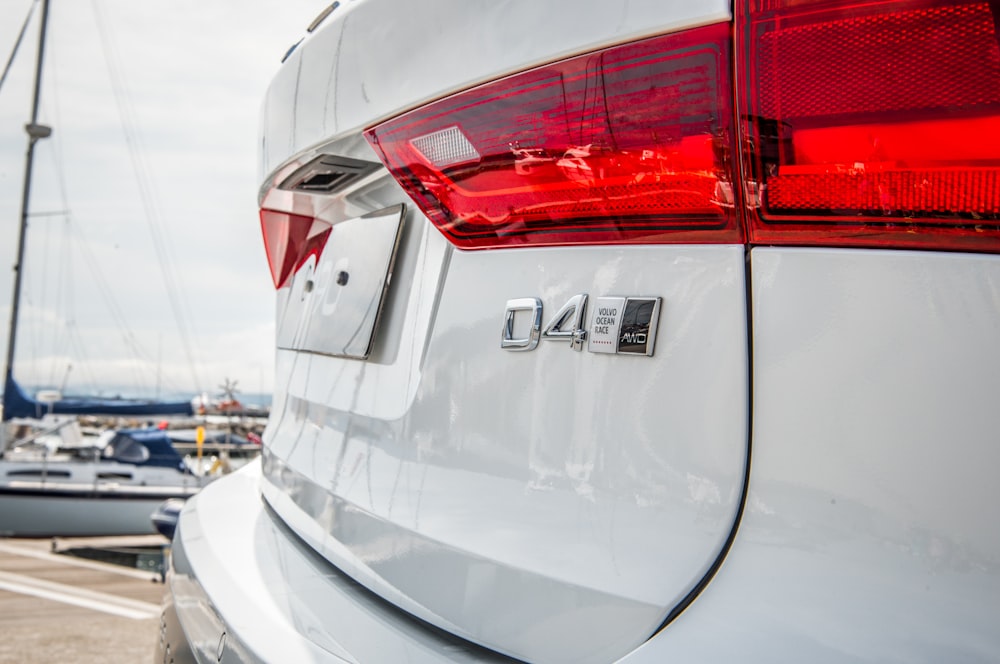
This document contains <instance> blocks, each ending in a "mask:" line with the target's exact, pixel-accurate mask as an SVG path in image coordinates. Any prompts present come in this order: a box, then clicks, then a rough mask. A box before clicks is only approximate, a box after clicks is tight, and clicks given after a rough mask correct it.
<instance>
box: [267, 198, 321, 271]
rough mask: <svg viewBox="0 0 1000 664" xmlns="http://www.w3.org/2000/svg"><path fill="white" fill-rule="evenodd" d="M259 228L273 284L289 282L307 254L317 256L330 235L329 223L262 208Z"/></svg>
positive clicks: (304, 260)
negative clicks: (262, 236)
mask: <svg viewBox="0 0 1000 664" xmlns="http://www.w3.org/2000/svg"><path fill="white" fill-rule="evenodd" d="M260 228H261V231H262V232H263V234H264V251H265V252H266V253H267V263H268V265H269V266H270V267H271V278H272V279H273V280H274V287H275V288H282V287H284V286H286V285H287V284H288V282H289V281H290V280H291V278H292V276H293V275H294V274H295V271H296V270H297V269H299V268H300V267H302V265H303V264H304V263H305V262H306V260H308V258H309V257H310V256H317V257H318V256H319V254H320V252H322V251H323V247H324V245H325V244H326V239H327V237H328V236H329V235H330V224H327V223H325V222H322V221H318V220H316V219H313V218H312V217H305V216H302V215H298V214H289V213H287V212H278V211H276V210H267V209H263V210H261V211H260Z"/></svg>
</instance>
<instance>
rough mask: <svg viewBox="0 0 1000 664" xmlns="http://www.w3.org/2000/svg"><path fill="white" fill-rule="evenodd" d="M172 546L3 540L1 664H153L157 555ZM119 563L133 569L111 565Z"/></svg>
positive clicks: (155, 541) (143, 540) (159, 541)
mask: <svg viewBox="0 0 1000 664" xmlns="http://www.w3.org/2000/svg"><path fill="white" fill-rule="evenodd" d="M166 544H167V540H166V539H165V538H163V537H161V536H159V535H148V536H139V537H115V538H108V537H104V538H86V539H84V538H67V539H63V538H59V539H55V540H53V539H14V538H11V539H7V538H0V625H2V626H3V639H0V663H6V662H11V663H13V662H19V663H25V664H34V663H41V662H80V663H89V662H93V663H95V664H96V663H97V662H109V663H113V662H123V663H125V662H128V663H132V662H148V661H152V657H153V654H154V651H155V647H156V639H157V638H159V629H160V602H161V599H162V596H163V589H164V586H163V583H162V582H161V580H160V574H159V569H158V560H157V556H156V552H157V550H158V549H159V548H161V547H162V546H164V545H166ZM140 552H141V553H140ZM83 556H87V557H83ZM115 559H117V560H118V562H119V563H126V564H112V563H109V562H105V560H115ZM130 562H131V563H132V564H133V566H128V563H130ZM135 564H138V565H140V566H141V567H142V569H140V568H139V567H136V566H134V565H135Z"/></svg>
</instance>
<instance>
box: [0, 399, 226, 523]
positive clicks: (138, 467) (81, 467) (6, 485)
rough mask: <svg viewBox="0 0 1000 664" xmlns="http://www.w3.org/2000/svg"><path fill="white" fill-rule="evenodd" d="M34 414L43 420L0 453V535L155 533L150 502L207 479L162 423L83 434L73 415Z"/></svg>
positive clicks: (191, 489) (192, 489)
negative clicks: (45, 417)
mask: <svg viewBox="0 0 1000 664" xmlns="http://www.w3.org/2000/svg"><path fill="white" fill-rule="evenodd" d="M42 422H46V423H47V424H48V426H47V427H45V428H42V430H41V431H39V432H37V433H36V434H35V435H33V436H30V437H28V438H25V439H23V441H22V442H21V443H20V444H15V446H13V447H12V448H11V449H9V450H7V451H6V452H5V453H4V454H3V456H2V458H0V536H16V537H50V536H61V537H72V536H101V535H141V534H151V533H155V532H156V529H155V527H154V525H153V522H152V520H151V515H152V513H153V512H154V511H155V510H156V509H157V507H159V506H160V505H161V504H162V503H163V502H164V501H165V500H168V499H170V498H180V499H186V498H188V497H190V496H192V495H194V494H195V493H196V492H197V491H198V490H199V489H200V488H201V487H202V486H203V485H204V484H205V483H207V482H208V481H209V479H210V478H207V477H200V476H198V475H195V474H194V473H193V472H192V470H191V469H190V468H189V467H188V466H187V465H186V464H185V463H184V460H183V458H182V457H181V455H180V454H179V453H178V452H177V451H176V450H175V449H174V448H173V446H172V445H171V443H170V440H169V438H168V436H167V433H166V432H165V431H161V430H159V429H123V430H118V431H108V432H106V433H105V434H102V435H101V436H99V437H92V438H90V439H87V438H86V437H84V436H82V435H81V434H80V433H79V427H78V425H77V423H76V420H75V419H63V420H55V421H52V420H43V421H42ZM15 424H24V422H23V421H15Z"/></svg>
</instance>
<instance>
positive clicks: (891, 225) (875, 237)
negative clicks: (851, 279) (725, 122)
mask: <svg viewBox="0 0 1000 664" xmlns="http://www.w3.org/2000/svg"><path fill="white" fill-rule="evenodd" d="M737 5H739V8H738V13H737V35H738V37H737V41H738V42H739V46H738V47H737V65H738V67H739V71H741V73H742V77H741V78H742V80H743V81H745V83H746V84H745V85H741V86H740V90H739V92H740V100H739V108H741V110H742V113H743V115H744V117H745V126H744V127H743V129H744V130H745V131H747V132H748V139H749V140H748V141H746V142H744V143H743V146H744V171H745V175H744V179H745V182H746V183H747V185H746V186H747V190H748V196H747V199H748V202H750V203H751V204H752V205H751V206H750V210H749V213H750V234H751V241H752V242H755V243H768V244H842V245H855V246H857V245H863V246H889V247H924V248H934V249H969V250H977V251H1000V42H998V38H997V28H996V25H997V21H998V17H997V16H996V15H995V12H996V11H997V10H996V9H995V7H996V4H995V3H993V4H992V5H991V3H989V2H986V1H981V2H951V3H941V2H935V3H930V2H925V1H920V2H913V1H907V2H885V1H883V2H864V3H862V2H809V1H805V2H803V1H801V0H754V1H753V2H752V3H751V7H750V9H749V11H745V10H744V7H743V3H737ZM991 6H992V7H993V9H991Z"/></svg>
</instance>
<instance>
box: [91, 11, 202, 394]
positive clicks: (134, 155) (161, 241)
mask: <svg viewBox="0 0 1000 664" xmlns="http://www.w3.org/2000/svg"><path fill="white" fill-rule="evenodd" d="M91 6H92V8H93V11H94V17H95V19H96V22H97V29H98V34H99V35H100V37H101V46H102V48H103V51H104V61H105V64H106V65H107V68H108V74H109V76H110V78H111V88H112V91H113V93H114V97H115V103H116V105H117V106H118V115H119V120H120V122H121V125H122V131H123V132H124V134H125V141H126V144H127V145H128V149H129V156H130V158H131V161H132V166H133V172H134V173H135V177H136V182H137V184H138V187H139V196H140V199H141V200H142V206H143V209H144V211H145V220H146V225H147V227H148V228H149V231H150V235H151V237H152V240H153V248H154V250H155V251H156V256H157V260H158V261H159V263H160V270H161V273H162V275H163V280H164V285H165V286H166V290H167V298H168V301H169V302H170V308H171V310H172V312H173V314H174V322H175V323H176V325H177V331H178V333H179V336H180V340H181V345H182V347H183V349H184V354H185V356H186V357H187V361H188V365H189V369H190V371H191V376H192V378H193V380H194V385H195V388H196V389H197V390H198V391H199V392H201V391H202V388H201V381H200V380H199V378H198V373H197V370H196V363H195V360H194V354H193V352H192V344H191V337H192V335H193V323H192V322H190V321H189V320H188V318H187V316H185V307H184V304H185V302H184V301H183V300H182V299H181V298H180V297H179V295H178V292H179V288H178V285H177V277H176V270H175V269H174V262H173V260H172V256H171V254H170V249H169V243H168V242H167V240H166V237H165V235H164V230H163V228H162V226H163V224H162V223H161V219H160V215H159V213H158V207H157V205H156V204H155V200H154V199H155V191H154V188H153V184H152V181H151V179H150V176H149V168H148V166H147V165H146V163H145V159H144V157H143V151H142V150H141V149H140V148H141V141H140V136H139V134H138V132H137V131H136V129H135V122H134V121H133V116H134V111H133V109H132V105H131V100H130V99H129V97H128V93H127V86H126V85H125V84H124V81H123V76H122V74H121V72H120V71H119V69H118V67H117V64H116V63H117V61H118V59H117V57H116V55H117V53H116V50H117V49H116V46H115V44H114V41H113V39H112V36H111V34H110V31H109V30H108V27H107V25H106V23H105V21H104V15H103V13H102V11H101V9H100V5H99V3H98V1H97V0H91ZM192 320H193V317H192Z"/></svg>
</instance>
